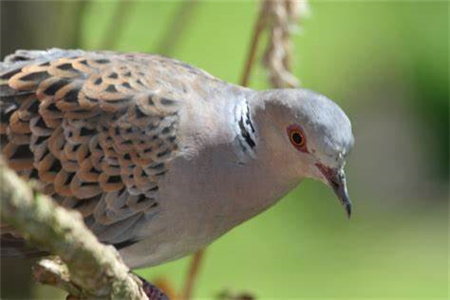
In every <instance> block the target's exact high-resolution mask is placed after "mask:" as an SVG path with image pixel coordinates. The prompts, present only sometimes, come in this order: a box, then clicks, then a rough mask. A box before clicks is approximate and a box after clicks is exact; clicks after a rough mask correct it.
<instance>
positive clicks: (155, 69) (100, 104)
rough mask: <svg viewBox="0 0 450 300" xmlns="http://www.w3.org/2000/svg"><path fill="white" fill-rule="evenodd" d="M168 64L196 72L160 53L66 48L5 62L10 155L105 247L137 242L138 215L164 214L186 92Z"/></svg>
mask: <svg viewBox="0 0 450 300" xmlns="http://www.w3.org/2000/svg"><path fill="white" fill-rule="evenodd" d="M168 63H170V64H171V65H172V68H175V70H174V72H176V71H183V70H181V69H182V68H187V66H184V65H182V64H177V63H174V61H172V60H169V59H167V58H163V57H159V56H152V55H144V54H117V53H112V52H83V51H79V50H76V51H63V50H57V49H55V50H50V51H18V52H16V54H13V55H11V56H9V57H7V59H6V60H5V62H3V63H1V65H0V71H1V75H0V80H1V81H0V83H1V89H0V136H1V151H2V154H3V156H4V158H5V159H6V160H7V161H8V163H9V166H10V167H11V168H12V169H14V170H16V171H17V172H18V173H19V174H20V175H21V176H22V177H23V178H26V179H29V178H33V179H37V180H38V181H39V182H41V183H42V191H43V192H44V193H45V194H47V195H50V196H52V197H53V198H54V199H55V200H56V201H58V202H59V203H60V204H61V205H63V206H64V207H68V208H74V209H77V210H79V211H80V212H81V213H82V214H83V216H84V218H85V221H86V224H87V225H88V226H89V227H90V228H91V229H92V230H93V231H94V233H96V234H97V235H98V237H99V238H100V240H102V241H104V242H107V243H111V244H119V245H120V244H123V243H127V242H130V241H131V240H132V238H133V233H132V231H133V230H135V229H136V228H135V227H136V226H135V225H136V224H138V223H143V222H138V221H139V219H141V218H145V217H146V216H148V215H150V214H152V213H154V212H156V211H157V210H158V207H157V204H158V199H157V194H158V182H159V181H160V179H161V178H162V177H163V176H164V174H165V173H166V172H167V170H168V164H169V163H170V159H171V158H172V157H174V156H175V155H176V153H177V149H178V144H177V135H176V133H177V124H178V122H177V121H178V114H177V112H178V108H179V101H178V99H179V97H180V95H178V94H177V91H178V90H180V91H181V90H183V89H184V88H183V87H181V86H180V87H179V88H178V89H177V88H174V86H175V87H177V84H178V85H179V83H178V82H173V79H172V78H170V74H168V72H166V71H163V69H164V68H167V67H166V66H165V65H167V64H168ZM176 68H179V69H180V70H176ZM184 71H185V70H184ZM169 73H170V72H169ZM171 81H172V82H173V84H172V86H171V87H170V89H169V88H166V83H167V82H169V83H170V82H171ZM9 231H10V230H9V229H8V227H7V226H2V234H5V233H8V232H9Z"/></svg>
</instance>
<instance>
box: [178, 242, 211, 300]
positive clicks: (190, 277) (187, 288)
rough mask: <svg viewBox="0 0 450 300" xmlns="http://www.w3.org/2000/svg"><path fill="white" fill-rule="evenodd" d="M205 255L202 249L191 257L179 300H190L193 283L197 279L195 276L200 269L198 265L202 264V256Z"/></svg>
mask: <svg viewBox="0 0 450 300" xmlns="http://www.w3.org/2000/svg"><path fill="white" fill-rule="evenodd" d="M204 253H205V250H204V249H200V250H198V251H197V252H195V254H194V256H193V257H192V260H191V263H190V266H189V271H188V274H187V277H186V281H185V285H184V288H183V293H182V295H181V298H180V299H181V300H190V299H191V297H192V292H193V288H194V285H195V281H196V279H197V274H198V271H199V269H200V265H201V262H202V258H203V255H204Z"/></svg>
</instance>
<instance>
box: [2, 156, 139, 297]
mask: <svg viewBox="0 0 450 300" xmlns="http://www.w3.org/2000/svg"><path fill="white" fill-rule="evenodd" d="M0 216H1V221H2V222H6V223H8V224H10V225H12V226H14V227H15V228H16V229H17V231H18V232H19V233H20V234H21V235H22V236H23V237H24V238H25V239H26V240H27V241H29V242H30V243H31V244H32V245H34V246H36V247H38V248H40V249H42V250H45V251H48V252H50V253H52V254H55V255H58V256H59V257H60V258H61V260H47V261H41V262H40V263H39V264H38V265H37V267H35V277H36V278H37V279H38V280H40V281H41V282H43V283H47V284H52V285H54V286H56V287H59V288H63V289H65V290H66V291H67V292H69V293H76V295H74V296H76V297H79V298H108V299H135V300H138V299H147V296H146V295H145V294H144V291H143V289H142V284H141V282H140V280H139V279H138V278H137V277H136V276H135V275H133V274H131V273H130V272H129V269H128V267H127V266H126V265H125V264H124V263H123V262H122V260H121V258H120V256H119V254H118V253H117V251H116V250H115V249H114V248H113V247H111V246H105V245H103V244H101V243H100V242H99V241H98V240H97V238H96V237H95V236H94V234H93V233H92V232H91V231H90V230H89V229H88V228H87V227H86V226H85V225H84V223H83V220H82V217H81V215H80V214H79V213H78V212H76V211H69V210H66V209H65V208H63V207H61V206H58V205H57V204H55V203H54V201H53V200H52V199H51V198H50V197H48V196H45V195H43V194H41V193H39V192H37V191H36V190H35V189H33V188H31V187H30V186H29V185H28V184H27V183H26V182H24V181H23V180H22V179H21V178H19V176H18V175H17V174H16V173H15V172H14V171H12V170H10V169H9V168H8V167H7V165H6V163H5V162H4V160H3V159H1V158H0Z"/></svg>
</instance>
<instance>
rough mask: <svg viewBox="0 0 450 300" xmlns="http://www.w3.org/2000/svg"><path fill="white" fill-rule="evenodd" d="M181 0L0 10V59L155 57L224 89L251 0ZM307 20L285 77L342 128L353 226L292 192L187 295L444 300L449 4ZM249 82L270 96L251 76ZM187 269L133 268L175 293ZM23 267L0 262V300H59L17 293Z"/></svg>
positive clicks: (320, 189)
mask: <svg viewBox="0 0 450 300" xmlns="http://www.w3.org/2000/svg"><path fill="white" fill-rule="evenodd" d="M183 5H186V4H184V2H180V1H165V2H162V1H138V2H130V1H123V2H118V1H95V2H94V1H91V2H86V1H84V2H80V1H75V2H62V1H59V2H58V1H51V2H50V1H37V2H34V1H32V2H26V1H11V2H6V1H2V3H1V9H2V11H1V14H2V20H1V51H2V52H1V54H2V57H4V56H5V55H6V54H8V53H9V52H12V51H13V50H15V49H18V48H50V47H64V48H73V47H77V48H82V49H101V48H108V49H110V50H119V51H141V52H153V53H155V52H157V53H160V54H165V55H169V56H172V57H175V58H177V59H180V60H182V61H185V62H188V63H191V64H193V65H195V66H198V67H201V68H203V69H205V70H207V71H208V72H210V73H211V74H213V75H215V76H217V77H220V78H222V79H224V80H227V81H230V82H233V83H238V82H239V79H240V75H241V72H242V69H243V65H244V62H245V59H246V54H247V51H248V47H249V41H250V38H251V33H252V28H253V23H254V21H255V18H256V15H257V12H258V2H256V1H244V2H240V1H226V2H218V1H198V2H195V3H191V4H190V5H191V7H190V8H188V10H187V13H186V14H185V15H180V13H179V12H180V9H181V7H182V6H183ZM310 10H311V14H310V16H309V18H307V19H304V20H302V22H301V28H302V30H301V32H300V34H298V35H296V36H295V37H294V43H295V47H296V48H295V55H294V56H295V68H294V69H295V70H294V73H295V74H296V75H297V76H298V78H300V80H301V82H302V86H303V87H306V88H309V89H313V90H316V91H319V92H321V93H323V94H325V95H327V96H329V97H330V98H332V99H334V100H335V101H336V102H337V103H339V105H341V106H342V107H343V108H344V110H345V111H346V112H347V113H348V115H349V116H350V118H351V119H352V121H353V126H354V132H355V136H356V144H355V148H354V150H353V152H352V154H351V156H350V158H349V161H348V164H347V172H348V173H347V174H348V180H349V188H350V193H351V196H352V198H353V201H354V203H355V211H354V217H353V218H352V219H351V220H350V221H348V220H347V219H346V218H345V215H344V212H343V211H342V209H341V207H340V206H339V204H338V202H337V201H336V199H335V196H334V195H333V194H332V192H331V191H330V190H329V189H328V188H327V187H325V186H324V185H322V184H321V183H318V182H313V181H306V182H304V183H303V184H302V185H301V186H300V187H298V188H297V189H295V190H294V191H293V192H292V193H290V194H289V195H288V196H287V197H286V198H285V199H283V201H281V202H279V203H278V204H277V205H276V206H275V207H273V208H272V209H270V210H269V211H267V212H265V213H264V214H262V215H260V216H258V217H257V218H255V219H253V220H251V221H249V222H247V223H245V224H243V225H242V226H240V227H238V228H236V229H234V230H233V231H231V232H230V233H228V234H227V235H225V236H224V237H222V238H221V239H220V240H218V241H217V242H215V243H214V244H213V245H212V246H211V247H210V248H208V251H207V252H206V260H205V262H204V265H203V266H202V269H201V273H200V277H199V279H198V285H197V286H196V293H195V295H196V298H211V297H215V296H216V295H217V294H218V293H219V292H221V291H223V290H224V289H227V290H229V291H237V292H239V291H248V292H251V293H252V294H254V295H256V296H257V297H258V298H259V299H269V298H271V299H364V298H370V299H448V296H449V240H448V239H449V223H448V220H449V218H448V217H449V205H448V200H449V199H448V198H449V175H448V174H449V2H446V1H392V2H389V1H357V2H355V1H311V2H310ZM175 20H178V23H179V24H181V26H180V27H178V28H177V29H176V30H175V31H174V32H170V30H169V28H171V27H170V26H171V24H173V22H175ZM175 28H176V26H175ZM167 35H168V36H169V38H167V37H166V36H167ZM250 86H251V87H253V88H256V89H264V88H268V81H267V76H266V74H265V71H264V69H263V68H262V67H261V66H258V67H256V68H255V70H254V72H253V75H252V80H251V84H250ZM188 262H189V260H188V259H182V260H179V261H175V262H172V263H168V264H165V265H163V266H159V267H156V268H152V269H142V270H139V271H138V273H139V274H140V275H142V276H144V277H145V278H147V279H150V280H152V279H154V278H156V277H165V278H167V279H169V280H170V281H171V282H172V283H173V284H174V285H175V286H176V287H181V285H182V282H183V278H184V276H185V271H186V267H187V265H188ZM21 263H22V260H16V261H8V260H7V259H3V260H2V284H3V285H2V289H1V290H2V298H3V299H6V298H25V297H27V298H51V297H53V298H54V297H61V296H60V294H58V292H57V291H55V290H53V289H51V288H45V287H42V286H39V287H36V286H34V285H33V288H32V289H28V284H29V283H28V282H29V281H28V280H27V279H26V278H24V277H25V275H22V273H20V272H24V273H23V274H26V273H27V271H26V270H22V271H20V267H19V265H20V264H21ZM14 278H15V279H14ZM8 280H9V281H8ZM12 280H15V281H14V282H18V281H17V280H21V281H19V282H22V283H21V285H19V286H22V288H20V287H18V286H14V284H13V283H10V282H11V281H12ZM25 286H27V288H25Z"/></svg>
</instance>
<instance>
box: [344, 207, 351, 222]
mask: <svg viewBox="0 0 450 300" xmlns="http://www.w3.org/2000/svg"><path fill="white" fill-rule="evenodd" d="M345 211H346V213H347V218H348V219H349V220H350V219H351V217H352V205H351V204H350V203H346V204H345Z"/></svg>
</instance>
